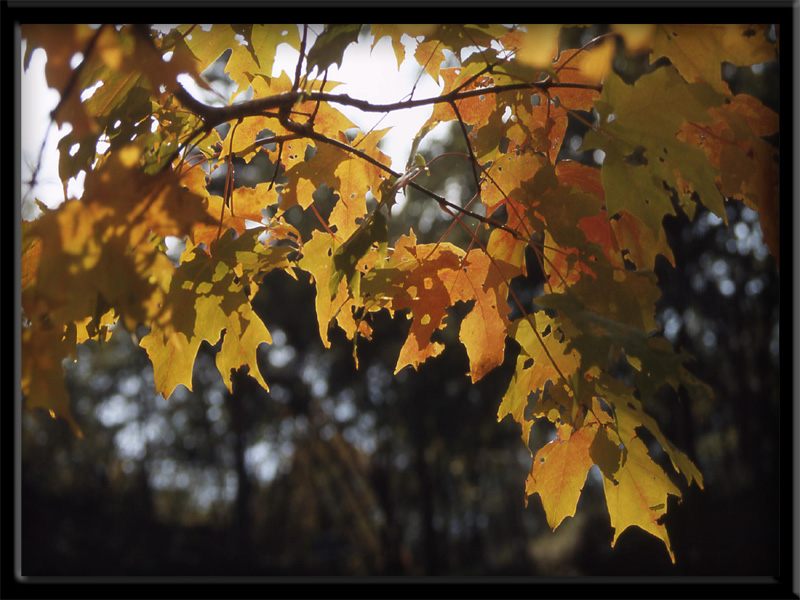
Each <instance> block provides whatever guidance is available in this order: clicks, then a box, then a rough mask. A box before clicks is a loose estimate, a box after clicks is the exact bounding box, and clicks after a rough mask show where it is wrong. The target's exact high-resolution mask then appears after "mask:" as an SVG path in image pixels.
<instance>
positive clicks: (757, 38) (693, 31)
mask: <svg viewBox="0 0 800 600" xmlns="http://www.w3.org/2000/svg"><path fill="white" fill-rule="evenodd" d="M768 27H769V26H768V25H734V24H725V25H688V24H683V25H657V26H656V31H655V36H654V37H655V39H654V40H653V53H652V54H651V55H650V62H651V63H652V62H655V60H656V59H658V58H659V57H661V56H666V57H668V58H669V59H670V62H672V64H673V65H675V67H677V69H678V71H680V73H681V75H683V77H684V78H685V79H686V80H687V81H689V82H694V81H704V82H707V83H708V84H710V85H711V86H712V87H713V88H714V89H715V90H717V91H719V92H728V86H727V84H726V83H725V82H724V81H723V80H722V71H721V69H720V65H721V64H722V63H723V62H728V63H731V64H733V65H736V66H749V65H754V64H758V63H763V62H767V61H770V60H773V59H774V58H775V45H774V44H773V43H771V42H769V41H768V40H767V37H766V32H767V28H768Z"/></svg>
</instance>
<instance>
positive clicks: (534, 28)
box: [516, 24, 561, 68]
mask: <svg viewBox="0 0 800 600" xmlns="http://www.w3.org/2000/svg"><path fill="white" fill-rule="evenodd" d="M525 28H526V29H527V34H525V35H524V36H522V39H521V42H522V47H521V48H520V50H519V51H518V52H517V56H516V58H517V60H518V61H519V62H521V63H523V64H526V65H529V66H531V67H542V68H546V67H550V66H552V64H553V60H554V59H555V58H556V56H558V34H559V33H560V31H561V25H552V24H546V25H525Z"/></svg>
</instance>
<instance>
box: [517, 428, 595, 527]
mask: <svg viewBox="0 0 800 600" xmlns="http://www.w3.org/2000/svg"><path fill="white" fill-rule="evenodd" d="M596 434H597V426H596V424H594V425H590V426H585V427H582V428H580V429H577V430H573V428H572V427H571V426H570V425H564V426H563V427H561V428H560V430H559V432H558V436H556V439H554V440H553V441H552V442H550V443H549V444H547V445H545V446H544V447H542V448H541V449H540V450H539V452H537V453H536V456H535V457H534V459H533V465H532V466H531V472H530V474H529V475H528V480H527V481H526V483H525V494H526V495H528V496H530V495H533V494H539V497H540V498H541V499H542V506H544V511H545V515H546V516H547V524H548V525H549V526H550V528H551V529H555V528H556V527H558V526H559V525H560V524H561V522H562V521H563V520H564V519H565V518H566V517H572V516H574V515H575V508H576V507H577V505H578V498H579V497H580V495H581V490H582V489H583V484H584V483H585V481H586V476H587V475H588V473H589V469H590V468H591V467H592V465H593V464H594V461H592V458H591V456H590V455H589V448H590V447H591V445H592V442H593V441H594V437H595V435H596Z"/></svg>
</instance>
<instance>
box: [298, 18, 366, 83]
mask: <svg viewBox="0 0 800 600" xmlns="http://www.w3.org/2000/svg"><path fill="white" fill-rule="evenodd" d="M360 31H361V25H326V26H325V31H323V32H322V33H321V34H320V36H319V37H318V38H317V41H316V42H314V45H313V46H312V47H311V50H309V51H308V71H309V72H311V70H312V69H313V68H314V67H317V70H318V71H319V72H322V71H324V70H325V69H327V68H328V67H329V66H331V65H332V64H336V66H337V67H340V66H341V64H342V56H343V55H344V51H345V50H346V49H347V46H349V45H350V44H351V43H353V42H355V41H358V34H359V32H360Z"/></svg>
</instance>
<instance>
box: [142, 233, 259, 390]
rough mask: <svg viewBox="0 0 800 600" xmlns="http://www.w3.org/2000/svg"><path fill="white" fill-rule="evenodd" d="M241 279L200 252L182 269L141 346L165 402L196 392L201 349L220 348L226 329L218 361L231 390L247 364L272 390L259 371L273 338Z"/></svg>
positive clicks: (228, 237) (223, 242) (222, 242)
mask: <svg viewBox="0 0 800 600" xmlns="http://www.w3.org/2000/svg"><path fill="white" fill-rule="evenodd" d="M231 239H232V238H231V234H230V232H229V233H227V234H226V235H225V236H224V237H223V238H221V239H220V241H219V244H218V246H223V247H224V246H225V245H226V244H227V243H230V240H231ZM213 250H214V246H212V253H213ZM235 278H236V276H235V273H234V272H233V271H232V270H231V269H230V267H228V266H227V265H226V264H225V262H224V261H220V260H218V259H216V258H215V257H213V256H209V255H208V254H206V253H205V252H203V251H202V250H199V249H197V248H196V249H194V250H193V251H192V253H191V256H190V258H188V260H186V261H185V262H183V263H182V264H181V265H180V266H179V267H178V268H177V269H176V271H175V274H174V276H173V277H172V279H171V281H170V287H169V291H168V293H167V294H166V296H165V298H164V301H163V306H162V313H161V315H160V316H159V319H158V320H156V321H155V322H153V324H152V328H151V330H150V333H148V334H147V335H146V336H145V337H144V338H142V340H141V341H140V343H139V345H140V346H142V347H143V348H145V349H146V350H147V353H148V355H149V356H150V359H151V361H152V363H153V375H154V378H155V383H156V391H157V392H158V393H161V394H162V395H163V396H164V398H169V397H170V396H171V395H172V392H173V391H174V389H175V387H176V386H178V385H180V384H182V385H184V386H186V388H187V389H189V390H191V389H192V367H193V365H194V361H195V357H196V355H197V351H198V349H199V348H200V344H201V343H202V342H203V341H207V342H208V343H210V344H211V345H214V344H216V343H217V342H218V341H219V339H220V336H221V334H222V332H223V330H224V331H225V332H226V334H225V339H224V340H223V343H222V348H221V349H220V352H219V353H218V354H217V359H216V360H217V365H218V368H219V369H220V373H221V374H222V378H223V380H224V381H225V384H226V385H227V386H228V389H229V390H230V389H231V378H230V372H231V369H238V368H239V367H240V366H243V365H247V366H248V367H249V369H250V374H251V375H252V376H253V377H254V378H255V379H256V381H258V382H259V383H260V384H261V385H262V386H263V387H264V388H265V389H266V388H267V384H266V382H265V381H264V379H263V377H262V376H261V374H260V372H259V370H258V364H257V362H256V350H257V348H258V346H259V345H260V344H261V343H272V338H271V337H270V335H269V331H267V329H266V327H265V326H264V324H263V322H262V321H261V319H260V318H259V317H258V316H257V315H256V314H255V313H254V312H253V310H252V307H251V306H250V302H249V300H248V298H247V295H246V294H245V292H244V290H243V289H242V288H243V286H242V285H241V283H237V282H236V281H235Z"/></svg>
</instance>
